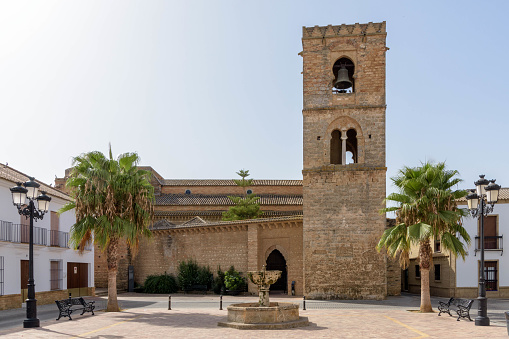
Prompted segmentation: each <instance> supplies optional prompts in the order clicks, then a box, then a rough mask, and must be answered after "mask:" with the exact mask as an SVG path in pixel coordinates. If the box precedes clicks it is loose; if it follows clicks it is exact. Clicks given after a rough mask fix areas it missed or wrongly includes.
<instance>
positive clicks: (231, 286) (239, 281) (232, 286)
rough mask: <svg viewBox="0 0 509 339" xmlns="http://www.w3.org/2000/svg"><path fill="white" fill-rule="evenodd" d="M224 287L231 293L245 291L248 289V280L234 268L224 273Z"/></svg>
mask: <svg viewBox="0 0 509 339" xmlns="http://www.w3.org/2000/svg"><path fill="white" fill-rule="evenodd" d="M224 285H225V287H226V289H228V290H230V291H243V290H244V288H245V287H246V279H245V278H243V277H242V276H241V273H240V272H238V271H236V270H235V268H234V267H233V266H231V267H230V269H229V270H228V271H226V272H225V273H224Z"/></svg>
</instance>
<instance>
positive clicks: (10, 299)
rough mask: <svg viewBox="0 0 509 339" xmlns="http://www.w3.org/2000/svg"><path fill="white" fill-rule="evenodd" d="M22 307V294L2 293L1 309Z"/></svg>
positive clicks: (0, 299)
mask: <svg viewBox="0 0 509 339" xmlns="http://www.w3.org/2000/svg"><path fill="white" fill-rule="evenodd" d="M20 307H21V294H7V295H0V311H1V310H9V309H11V308H20Z"/></svg>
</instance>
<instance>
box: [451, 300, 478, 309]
mask: <svg viewBox="0 0 509 339" xmlns="http://www.w3.org/2000/svg"><path fill="white" fill-rule="evenodd" d="M451 299H452V298H451ZM473 303H474V300H472V299H461V298H458V299H453V300H452V302H451V305H455V306H458V305H461V306H463V307H467V308H470V307H471V306H472V304H473Z"/></svg>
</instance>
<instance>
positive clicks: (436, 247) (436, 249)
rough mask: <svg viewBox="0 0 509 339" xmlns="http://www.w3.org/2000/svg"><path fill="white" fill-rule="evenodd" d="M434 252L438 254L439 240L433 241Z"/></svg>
mask: <svg viewBox="0 0 509 339" xmlns="http://www.w3.org/2000/svg"><path fill="white" fill-rule="evenodd" d="M435 252H437V253H438V252H440V239H438V240H435Z"/></svg>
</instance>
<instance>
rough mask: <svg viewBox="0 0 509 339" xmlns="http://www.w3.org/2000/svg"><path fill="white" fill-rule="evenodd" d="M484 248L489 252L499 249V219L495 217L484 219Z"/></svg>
mask: <svg viewBox="0 0 509 339" xmlns="http://www.w3.org/2000/svg"><path fill="white" fill-rule="evenodd" d="M484 248H485V249H487V250H494V249H497V248H498V239H497V217H496V216H495V215H490V216H488V217H485V218H484Z"/></svg>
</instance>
